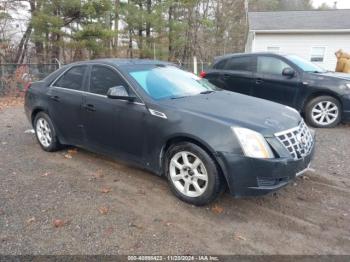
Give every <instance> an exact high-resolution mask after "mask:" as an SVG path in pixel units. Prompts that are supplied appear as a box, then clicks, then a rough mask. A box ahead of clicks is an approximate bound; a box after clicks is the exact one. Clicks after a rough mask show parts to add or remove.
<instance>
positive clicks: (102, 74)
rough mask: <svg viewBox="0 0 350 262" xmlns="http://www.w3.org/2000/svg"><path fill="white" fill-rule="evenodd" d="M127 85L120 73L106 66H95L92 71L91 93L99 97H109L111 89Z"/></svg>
mask: <svg viewBox="0 0 350 262" xmlns="http://www.w3.org/2000/svg"><path fill="white" fill-rule="evenodd" d="M116 86H124V87H125V88H127V84H126V83H125V81H124V80H123V78H122V77H121V76H120V75H119V73H118V72H116V71H115V70H113V69H112V68H109V67H106V66H99V65H97V66H93V67H92V70H91V79H90V92H91V93H94V94H98V95H107V92H108V90H109V89H110V88H111V87H116Z"/></svg>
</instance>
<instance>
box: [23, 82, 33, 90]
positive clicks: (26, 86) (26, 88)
mask: <svg viewBox="0 0 350 262" xmlns="http://www.w3.org/2000/svg"><path fill="white" fill-rule="evenodd" d="M31 85H32V83H31V82H29V83H27V84H26V85H25V86H24V92H27V91H28V90H29V88H30V87H31Z"/></svg>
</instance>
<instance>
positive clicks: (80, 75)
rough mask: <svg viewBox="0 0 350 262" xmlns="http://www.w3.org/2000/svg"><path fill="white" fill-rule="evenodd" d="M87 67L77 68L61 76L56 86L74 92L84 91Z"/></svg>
mask: <svg viewBox="0 0 350 262" xmlns="http://www.w3.org/2000/svg"><path fill="white" fill-rule="evenodd" d="M86 69H87V66H75V67H73V68H71V69H69V70H68V71H67V72H66V73H64V75H63V76H61V77H60V78H59V79H58V80H57V81H56V82H55V83H54V86H57V87H62V88H66V89H72V90H82V89H83V81H84V75H85V72H86Z"/></svg>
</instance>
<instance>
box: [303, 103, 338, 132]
mask: <svg viewBox="0 0 350 262" xmlns="http://www.w3.org/2000/svg"><path fill="white" fill-rule="evenodd" d="M305 117H306V120H307V122H308V123H309V124H310V125H312V126H314V127H321V128H322V127H323V128H330V127H335V126H337V125H338V124H339V123H340V121H341V105H340V103H339V101H338V100H337V99H335V98H334V97H331V96H319V97H316V98H314V99H312V100H311V101H310V102H309V103H308V104H307V105H306V107H305Z"/></svg>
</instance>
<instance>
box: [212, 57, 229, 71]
mask: <svg viewBox="0 0 350 262" xmlns="http://www.w3.org/2000/svg"><path fill="white" fill-rule="evenodd" d="M226 62H227V59H224V60H221V61H219V62H217V63H216V64H215V65H214V68H215V69H224V67H225V64H226Z"/></svg>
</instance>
